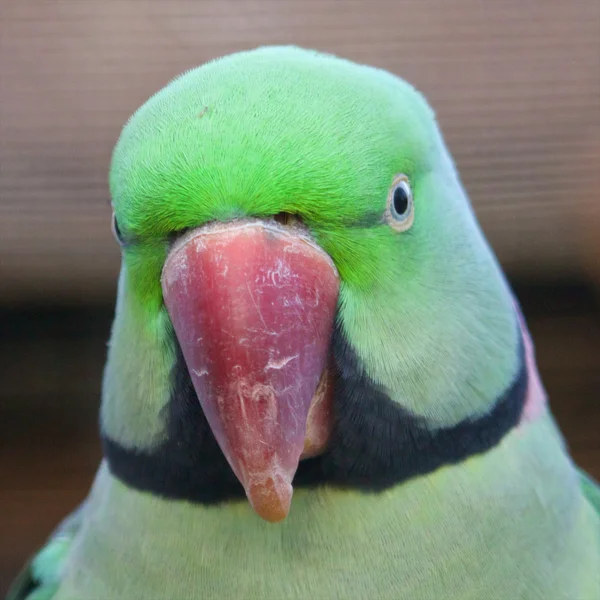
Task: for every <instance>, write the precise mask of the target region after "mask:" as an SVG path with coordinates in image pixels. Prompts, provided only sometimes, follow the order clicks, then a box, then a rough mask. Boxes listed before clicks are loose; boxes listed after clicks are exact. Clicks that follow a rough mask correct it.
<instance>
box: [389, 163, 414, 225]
mask: <svg viewBox="0 0 600 600" xmlns="http://www.w3.org/2000/svg"><path fill="white" fill-rule="evenodd" d="M386 213H387V214H386V217H387V219H386V220H387V222H388V224H389V225H390V226H391V227H393V228H394V229H395V230H396V231H406V230H407V229H409V228H410V226H411V225H412V224H413V221H414V218H415V213H414V204H413V196H412V190H411V189H410V183H409V182H408V177H406V175H396V177H394V181H393V183H392V187H391V188H390V191H389V193H388V201H387V211H386Z"/></svg>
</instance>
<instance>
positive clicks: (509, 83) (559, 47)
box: [0, 0, 600, 302]
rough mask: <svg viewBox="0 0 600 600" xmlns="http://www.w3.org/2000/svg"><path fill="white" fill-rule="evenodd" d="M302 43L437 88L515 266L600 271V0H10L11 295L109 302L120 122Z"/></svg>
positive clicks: (459, 150) (465, 165)
mask: <svg viewBox="0 0 600 600" xmlns="http://www.w3.org/2000/svg"><path fill="white" fill-rule="evenodd" d="M289 43H292V44H298V45H302V46H308V47H313V48H317V49H320V50H324V51H329V52H333V53H337V54H340V55H342V56H345V57H348V58H350V59H354V60H356V61H361V62H366V63H370V64H373V65H377V66H380V67H383V68H386V69H388V70H391V71H393V72H394V73H397V74H399V75H401V76H403V77H404V78H406V79H408V80H409V81H410V82H412V83H413V84H414V85H416V86H417V87H418V88H420V89H421V90H422V91H423V92H424V93H425V94H426V95H427V97H428V98H429V99H430V102H431V103H432V105H433V106H434V108H435V109H436V111H437V113H438V116H439V120H440V122H441V125H442V128H443V131H444V133H445V135H446V138H447V140H448V143H449V145H450V148H451V150H452V152H453V153H454V155H455V158H456V160H457V162H458V165H459V168H460V170H461V173H462V175H463V178H464V181H465V184H466V186H467V189H468V191H469V193H470V195H471V199H472V201H473V204H474V206H475V209H476V211H477V213H478V215H479V218H480V220H481V222H482V225H483V227H484V230H485V232H486V233H487V235H488V236H489V238H490V241H491V242H492V244H493V246H494V248H495V249H496V251H497V253H498V255H499V257H500V259H501V261H502V262H503V264H504V265H505V266H506V267H507V268H508V269H509V271H510V272H511V273H519V274H523V275H527V276H528V275H529V274H535V275H537V276H544V277H546V278H548V277H550V278H556V277H561V276H565V275H569V276H570V275H573V274H579V273H580V272H581V271H582V268H583V266H584V265H586V264H587V265H588V266H589V267H590V269H591V270H592V271H594V270H595V267H596V264H598V263H600V254H595V253H596V252H598V250H599V249H600V244H598V243H597V242H596V241H595V240H596V238H597V233H598V232H599V231H600V211H599V206H600V168H599V165H600V1H599V0H569V1H568V2H565V1H564V0H535V1H531V0H504V1H502V2H492V1H490V2H484V1H482V0H453V1H452V2H448V1H446V0H396V1H394V0H389V1H378V0H372V1H370V2H367V1H366V0H237V1H232V0H218V1H217V0H209V1H207V0H204V1H202V0H169V1H168V2H165V1H161V0H155V1H146V0H104V1H102V2H101V1H97V0H86V1H84V2H80V1H76V0H52V1H49V0H1V2H0V44H1V46H0V50H1V52H0V86H1V87H0V127H1V129H0V165H1V169H0V281H2V297H1V299H0V300H4V301H20V300H23V299H27V300H32V299H33V300H35V299H40V298H47V297H48V296H51V297H56V298H59V297H60V298H64V299H75V300H82V301H86V302H93V301H97V300H101V299H102V300H103V299H106V298H109V297H111V296H112V293H113V284H114V280H115V274H116V271H117V268H118V253H117V249H116V247H115V245H114V244H113V242H112V239H111V235H110V230H109V207H108V200H109V195H108V188H107V183H106V180H107V170H108V163H109V159H110V153H111V150H112V147H113V145H114V143H115V141H116V139H117V137H118V135H119V131H120V128H121V126H122V125H123V124H124V122H125V121H126V119H127V118H128V117H129V115H130V114H131V113H132V112H133V111H134V110H135V109H136V108H137V107H138V106H139V105H140V104H141V103H142V102H144V101H145V100H146V99H147V98H148V97H149V96H150V95H151V94H152V93H154V92H155V91H157V90H158V89H160V88H161V87H162V86H164V85H165V84H166V83H167V82H168V81H169V80H170V79H171V78H172V77H174V76H175V75H177V74H179V73H180V72H182V71H184V70H186V69H188V68H191V67H194V66H196V65H199V64H201V63H203V62H205V61H207V60H209V59H212V58H214V57H216V56H219V55H222V54H225V53H229V52H233V51H237V50H242V49H247V48H252V47H255V46H258V45H263V44H289ZM591 257H592V258H591Z"/></svg>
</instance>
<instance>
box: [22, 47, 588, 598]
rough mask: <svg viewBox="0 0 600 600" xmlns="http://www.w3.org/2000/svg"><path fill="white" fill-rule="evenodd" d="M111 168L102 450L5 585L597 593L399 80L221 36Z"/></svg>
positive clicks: (290, 592) (101, 591)
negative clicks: (80, 499) (229, 47)
mask: <svg viewBox="0 0 600 600" xmlns="http://www.w3.org/2000/svg"><path fill="white" fill-rule="evenodd" d="M110 188H111V195H112V204H113V209H114V231H115V235H116V237H117V239H118V241H119V243H120V245H121V251H122V259H123V260H122V269H121V275H120V279H119V290H118V298H117V308H116V316H115V321H114V326H113V329H112V335H111V340H110V346H109V352H108V362H107V365H106V370H105V377H104V383H103V399H102V407H101V415H100V422H101V434H102V440H103V449H104V459H103V461H102V464H101V465H100V468H99V470H98V473H97V476H96V480H95V482H94V484H93V487H92V489H91V491H90V493H89V496H88V497H87V499H86V501H85V503H84V504H83V505H82V506H81V507H80V509H79V511H78V512H76V513H75V514H74V515H73V516H72V517H70V518H69V519H68V520H67V521H66V522H65V523H64V524H63V525H62V526H61V527H59V529H58V530H57V532H56V533H55V534H54V535H53V536H52V537H51V538H50V539H49V541H48V542H47V545H46V546H45V547H44V548H43V549H42V550H41V551H40V552H39V554H38V555H37V556H36V557H34V559H33V560H32V562H31V564H30V566H29V567H27V568H26V570H25V571H24V572H23V574H22V576H21V578H20V580H19V582H18V584H17V585H15V587H14V591H13V596H12V597H13V598H19V599H21V598H28V599H29V600H40V599H42V598H44V599H50V598H52V599H54V600H88V599H89V600H91V599H102V600H113V599H124V600H125V599H126V600H136V599H140V600H151V599H160V600H164V599H166V598H173V599H202V600H207V599H209V598H214V599H219V600H222V599H226V598H253V599H254V598H256V599H258V598H261V599H263V598H264V599H269V600H270V599H282V598H285V599H287V600H296V599H306V598H319V599H331V598H343V599H344V600H349V599H358V598H360V599H366V598H369V599H370V598H374V599H375V598H376V599H394V600H404V599H410V600H419V599H422V600H432V599H436V598H443V599H449V598H454V599H460V600H463V599H464V600H466V599H471V600H478V599H507V600H516V599H526V600H535V599H540V600H554V599H557V600H558V599H562V600H567V599H568V600H594V599H598V598H600V516H599V510H600V502H599V497H600V494H599V491H598V487H597V486H596V484H595V483H593V482H592V481H591V480H590V479H589V478H588V477H586V476H585V475H584V474H583V473H581V472H580V471H579V470H578V469H577V467H576V466H575V465H574V464H573V462H572V460H571V458H570V457H569V454H568V452H567V450H566V448H565V443H564V441H563V438H562V437H561V434H560V432H559V430H558V429H557V426H556V425H555V423H554V421H553V418H552V416H551V414H550V412H549V409H548V406H547V404H546V398H545V393H544V389H543V387H542V384H541V382H540V380H539V377H538V373H537V370H536V365H535V359H534V352H533V348H532V343H531V340H530V337H529V335H528V332H527V328H526V325H525V323H524V321H523V318H522V315H521V313H520V311H519V308H518V305H517V303H516V301H515V298H514V297H513V295H512V293H511V290H510V288H509V286H508V284H507V282H506V280H505V278H504V276H503V274H502V272H501V269H500V268H499V265H498V263H497V261H496V259H495V257H494V255H493V253H492V251H491V250H490V248H489V246H488V244H487V242H486V240H485V239H484V237H483V235H482V232H481V231H480V229H479V226H478V224H477V222H476V219H475V217H474V215H473V212H472V210H471V208H470V205H469V201H468V199H467V196H466V193H465V191H464V189H463V187H462V185H461V182H460V179H459V176H458V174H457V172H456V170H455V167H454V164H453V161H452V158H451V156H450V154H449V152H448V150H447V148H446V146H445V144H444V141H443V138H442V136H441V133H440V131H439V129H438V126H437V125H436V122H435V117H434V114H433V112H432V110H431V109H430V108H429V106H428V104H427V103H426V101H425V99H424V98H423V97H422V96H421V95H420V94H419V93H418V92H417V91H416V90H415V89H414V88H413V87H411V86H410V85H409V84H407V83H405V82H404V81H402V80H401V79H399V78H397V77H395V76H393V75H391V74H389V73H387V72H384V71H381V70H378V69H374V68H370V67H367V66H361V65H357V64H354V63H351V62H348V61H345V60H341V59H339V58H335V57H333V56H329V55H323V54H320V53H317V52H312V51H306V50H302V49H298V48H293V47H270V48H261V49H258V50H254V51H250V52H243V53H238V54H234V55H231V56H228V57H225V58H222V59H219V60H216V61H214V62H211V63H208V64H206V65H204V66H202V67H200V68H197V69H194V70H192V71H189V72H187V73H185V74H184V75H182V76H181V77H179V78H177V79H175V80H174V81H173V82H171V83H170V84H169V85H168V86H167V87H166V88H164V89H163V90H161V91H160V92H158V93H157V94H156V95H155V96H153V97H152V98H151V99H150V100H149V101H148V102H146V103H145V104H144V105H143V106H142V107H141V108H140V109H139V110H138V111H137V112H136V113H135V114H134V116H133V117H132V118H131V120H130V121H129V122H128V123H127V125H126V126H125V128H124V130H123V132H122V135H121V137H120V139H119V141H118V143H117V145H116V148H115V151H114V155H113V161H112V167H111V173H110Z"/></svg>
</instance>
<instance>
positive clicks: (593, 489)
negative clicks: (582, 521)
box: [579, 470, 600, 516]
mask: <svg viewBox="0 0 600 600" xmlns="http://www.w3.org/2000/svg"><path fill="white" fill-rule="evenodd" d="M579 477H580V479H581V489H582V490H583V495H584V496H585V497H586V498H587V499H588V501H589V503H590V504H591V505H592V506H593V507H594V509H595V511H596V512H597V513H598V515H599V516H600V484H598V482H597V481H594V480H593V479H592V478H591V477H590V476H589V475H588V474H587V473H584V472H583V471H581V470H579Z"/></svg>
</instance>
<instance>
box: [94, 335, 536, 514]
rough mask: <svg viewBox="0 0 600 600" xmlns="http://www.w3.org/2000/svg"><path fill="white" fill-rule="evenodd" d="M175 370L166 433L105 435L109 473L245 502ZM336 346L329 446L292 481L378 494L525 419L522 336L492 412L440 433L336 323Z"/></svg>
mask: <svg viewBox="0 0 600 600" xmlns="http://www.w3.org/2000/svg"><path fill="white" fill-rule="evenodd" d="M175 345H176V360H175V364H174V367H173V369H172V372H171V379H172V381H171V385H172V387H171V389H172V393H171V397H170V401H169V403H168V405H167V407H166V411H167V413H166V438H165V439H164V441H162V442H161V443H160V444H159V445H158V446H156V447H154V448H152V449H150V450H146V449H145V450H136V449H131V448H126V447H125V446H123V445H121V444H119V443H118V442H117V441H115V440H113V439H111V438H110V436H109V435H108V434H107V432H103V435H102V438H103V447H104V453H105V456H106V458H107V461H108V464H109V468H110V469H111V471H112V473H113V474H114V475H115V476H116V477H118V478H119V479H121V480H122V481H124V482H125V483H127V484H128V485H130V486H132V487H134V488H137V489H139V490H145V491H149V492H152V493H154V494H156V495H159V496H162V497H166V498H171V499H181V500H187V501H191V502H196V503H200V504H214V503H219V502H223V501H229V500H243V499H245V492H244V489H243V487H242V486H241V484H240V483H239V481H238V480H237V478H236V476H235V475H234V473H233V471H232V469H231V468H230V466H229V464H228V462H227V460H226V459H225V456H224V455H223V453H222V451H221V449H220V447H219V445H218V444H217V441H216V439H215V437H214V435H213V433H212V431H211V429H210V427H209V424H208V421H207V419H206V417H205V416H204V413H203V412H202V408H201V406H200V402H199V401H198V398H197V396H196V393H195V391H194V387H193V385H192V381H191V379H190V375H189V373H188V370H187V367H186V365H185V361H184V359H183V355H182V352H181V350H180V349H179V348H178V345H177V344H175ZM332 350H333V356H334V360H335V365H336V368H337V376H336V378H335V379H336V382H335V388H334V415H335V416H334V427H333V432H332V436H331V438H330V441H329V444H328V447H327V449H326V450H325V452H324V453H322V454H321V455H319V456H316V457H314V458H309V459H305V460H302V461H301V462H300V464H299V467H298V470H297V472H296V475H295V478H294V481H293V485H294V487H295V488H298V487H314V486H319V485H326V484H329V485H335V486H339V487H346V488H353V489H359V490H363V491H371V492H379V491H383V490H385V489H388V488H390V487H392V486H395V485H397V484H400V483H402V482H403V481H406V480H408V479H410V478H412V477H416V476H422V475H425V474H427V473H431V472H432V471H434V470H436V469H438V468H439V467H442V466H444V465H448V464H455V463H458V462H461V461H463V460H465V459H467V458H469V457H470V456H472V455H474V454H479V453H483V452H486V451H488V450H490V449H491V448H493V447H494V446H496V445H497V444H498V443H499V442H500V441H501V440H502V438H503V437H504V436H505V435H506V434H507V433H508V432H509V431H510V430H511V429H512V428H513V427H514V426H516V425H517V424H518V423H519V420H520V418H521V416H522V414H523V408H524V404H525V399H526V395H527V388H528V371H527V365H526V360H525V350H524V342H523V339H522V335H520V336H519V338H518V347H517V348H515V352H516V353H517V356H518V368H517V371H516V374H515V376H514V378H513V380H512V381H511V382H509V384H508V385H507V387H506V388H505V390H504V391H503V392H502V393H501V394H500V395H499V396H498V397H497V398H496V399H495V401H492V402H490V407H491V408H490V411H489V412H488V413H486V414H485V415H483V416H481V417H479V418H475V419H466V420H464V421H461V422H459V423H456V424H454V425H452V426H449V427H443V428H437V429H434V428H432V427H431V426H429V424H428V423H427V421H426V420H425V419H424V418H422V417H418V416H415V415H413V414H411V413H410V412H408V411H407V410H405V409H403V408H402V407H401V406H400V405H399V404H398V403H397V402H394V401H392V400H391V399H390V398H389V397H388V396H387V395H386V394H385V392H384V391H383V390H382V389H381V388H379V387H378V386H377V385H376V384H375V382H373V381H372V380H371V379H370V378H369V376H368V375H366V374H365V372H364V369H363V368H362V365H361V362H360V359H359V357H358V355H357V353H356V351H355V349H354V348H353V347H352V345H351V343H350V342H349V341H348V340H347V339H346V337H345V336H344V333H343V331H342V330H341V328H340V327H339V326H338V327H337V328H336V330H335V331H334V336H333V341H332Z"/></svg>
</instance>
